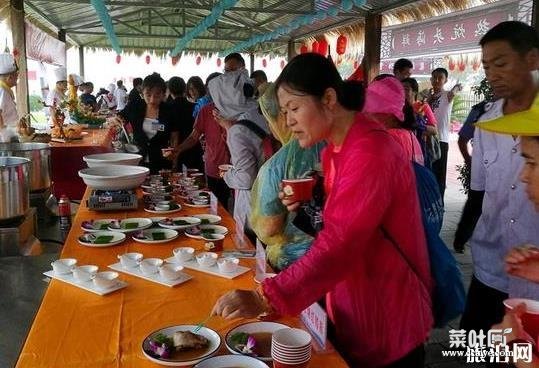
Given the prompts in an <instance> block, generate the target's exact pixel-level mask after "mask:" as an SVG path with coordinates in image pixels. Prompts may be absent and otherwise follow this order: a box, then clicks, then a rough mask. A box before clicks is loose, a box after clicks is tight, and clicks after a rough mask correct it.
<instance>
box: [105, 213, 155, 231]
mask: <svg viewBox="0 0 539 368" xmlns="http://www.w3.org/2000/svg"><path fill="white" fill-rule="evenodd" d="M133 222H136V223H137V224H138V227H137V228H134V229H125V228H123V226H124V224H127V223H133ZM150 226H152V220H150V219H149V218H145V217H135V218H127V219H124V220H121V221H120V229H117V228H115V227H111V226H109V230H110V231H119V232H122V233H132V232H135V231H139V230H144V229H147V228H149V227H150Z"/></svg>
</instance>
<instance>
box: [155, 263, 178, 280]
mask: <svg viewBox="0 0 539 368" xmlns="http://www.w3.org/2000/svg"><path fill="white" fill-rule="evenodd" d="M182 270H183V266H175V265H171V264H169V263H166V264H164V265H162V266H161V267H159V275H161V277H162V278H164V279H165V280H170V281H172V280H176V279H178V278H179V277H180V276H181V275H182Z"/></svg>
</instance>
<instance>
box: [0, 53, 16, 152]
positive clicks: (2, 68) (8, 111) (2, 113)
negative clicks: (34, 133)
mask: <svg viewBox="0 0 539 368" xmlns="http://www.w3.org/2000/svg"><path fill="white" fill-rule="evenodd" d="M18 78H19V68H18V67H17V64H16V63H15V59H14V58H13V56H12V55H11V54H7V53H3V54H0V142H9V141H10V140H11V138H13V137H16V136H17V124H18V122H19V114H18V113H17V107H16V105H15V95H14V94H13V90H12V88H13V87H15V86H16V85H17V79H18Z"/></svg>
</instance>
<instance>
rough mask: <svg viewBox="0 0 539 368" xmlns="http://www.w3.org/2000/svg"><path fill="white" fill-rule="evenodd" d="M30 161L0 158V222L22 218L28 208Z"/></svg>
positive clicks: (17, 158)
mask: <svg viewBox="0 0 539 368" xmlns="http://www.w3.org/2000/svg"><path fill="white" fill-rule="evenodd" d="M29 172H30V160H29V159H27V158H23V157H0V220H6V219H11V218H15V217H20V216H24V214H25V213H26V210H28V208H29V207H30V187H29V181H28V179H29Z"/></svg>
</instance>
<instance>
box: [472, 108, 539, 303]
mask: <svg viewBox="0 0 539 368" xmlns="http://www.w3.org/2000/svg"><path fill="white" fill-rule="evenodd" d="M503 105H504V100H502V99H500V100H498V101H496V102H494V103H492V104H487V106H486V107H485V109H486V112H485V113H484V114H483V115H482V116H481V118H480V119H479V121H484V120H490V119H494V118H497V117H500V116H503ZM523 165H524V159H523V158H522V156H521V155H520V139H516V140H515V139H513V137H512V136H510V135H502V134H495V133H490V132H487V131H484V130H482V129H475V134H474V146H473V153H472V180H471V188H472V189H473V190H480V191H483V190H484V191H485V197H484V199H483V211H482V214H481V217H480V218H479V221H478V222H477V226H476V227H475V231H474V233H473V235H472V238H471V239H470V244H471V248H472V256H473V263H474V274H475V276H476V277H477V278H478V279H479V281H481V282H482V283H484V284H486V285H488V286H490V287H492V288H494V289H496V290H499V291H502V292H506V293H509V295H510V297H516V298H532V299H539V284H536V283H533V282H530V281H526V280H524V279H522V278H518V277H512V276H509V275H508V274H507V273H506V272H505V262H504V258H505V256H506V255H507V253H508V252H509V250H511V249H512V248H514V247H517V246H519V245H522V244H524V243H531V244H536V245H537V244H539V213H537V212H536V211H535V208H534V206H533V204H532V203H531V202H530V200H529V199H528V197H527V195H526V192H525V189H526V185H525V184H523V183H522V182H521V181H520V180H519V177H518V176H519V174H520V172H521V170H522V167H523Z"/></svg>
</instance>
